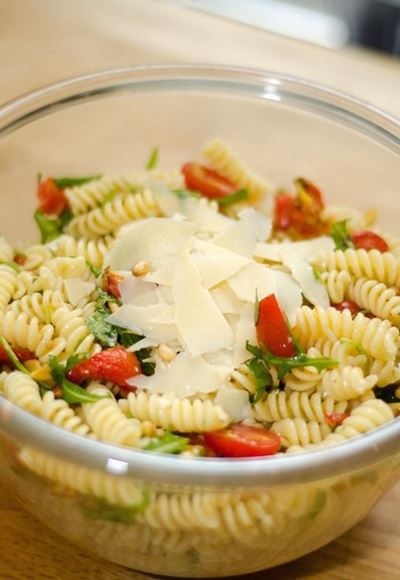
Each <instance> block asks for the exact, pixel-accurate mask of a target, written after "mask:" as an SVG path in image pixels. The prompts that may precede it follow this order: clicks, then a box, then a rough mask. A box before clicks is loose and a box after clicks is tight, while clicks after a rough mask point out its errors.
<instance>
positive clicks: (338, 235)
mask: <svg viewBox="0 0 400 580" xmlns="http://www.w3.org/2000/svg"><path fill="white" fill-rule="evenodd" d="M348 221H349V220H341V221H339V222H335V223H334V224H333V226H332V230H331V237H332V239H333V241H334V242H335V248H336V250H346V249H347V248H354V244H353V242H352V239H351V236H350V233H349V231H348V229H347V222H348Z"/></svg>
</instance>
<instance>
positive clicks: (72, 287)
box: [64, 278, 96, 306]
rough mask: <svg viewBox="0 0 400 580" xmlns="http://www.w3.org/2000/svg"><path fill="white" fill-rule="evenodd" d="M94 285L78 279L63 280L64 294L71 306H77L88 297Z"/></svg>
mask: <svg viewBox="0 0 400 580" xmlns="http://www.w3.org/2000/svg"><path fill="white" fill-rule="evenodd" d="M95 287H96V285H95V284H93V283H92V282H83V280H80V279H79V278H66V279H65V280H64V288H65V293H66V295H67V299H68V301H69V302H70V303H71V304H72V306H77V305H78V304H79V302H80V301H81V300H82V299H83V298H86V297H87V296H89V295H90V294H91V293H92V292H93V291H94V289H95Z"/></svg>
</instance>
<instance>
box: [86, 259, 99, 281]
mask: <svg viewBox="0 0 400 580" xmlns="http://www.w3.org/2000/svg"><path fill="white" fill-rule="evenodd" d="M86 265H87V267H88V268H89V270H90V271H91V273H92V274H93V276H95V277H96V278H98V277H99V276H100V275H101V272H102V270H101V268H96V266H94V265H93V264H92V263H91V262H88V261H87V260H86Z"/></svg>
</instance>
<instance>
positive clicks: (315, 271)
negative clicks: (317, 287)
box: [312, 266, 322, 284]
mask: <svg viewBox="0 0 400 580" xmlns="http://www.w3.org/2000/svg"><path fill="white" fill-rule="evenodd" d="M312 273H313V275H314V278H315V279H316V281H317V282H320V283H321V284H322V278H321V272H320V271H319V270H318V268H317V267H316V266H313V267H312Z"/></svg>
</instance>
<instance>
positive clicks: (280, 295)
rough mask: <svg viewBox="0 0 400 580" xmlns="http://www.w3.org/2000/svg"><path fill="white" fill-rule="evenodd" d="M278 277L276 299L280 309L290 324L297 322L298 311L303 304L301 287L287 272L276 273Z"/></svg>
mask: <svg viewBox="0 0 400 580" xmlns="http://www.w3.org/2000/svg"><path fill="white" fill-rule="evenodd" d="M275 275H276V298H277V300H278V302H279V305H280V307H281V308H282V310H283V311H284V313H285V314H286V316H287V318H288V320H289V323H290V324H291V325H293V324H294V323H295V322H296V313H297V309H298V308H300V306H301V305H302V303H303V297H302V295H301V288H300V286H299V285H298V284H297V283H296V282H295V281H294V280H293V278H292V276H291V275H290V274H287V273H286V272H278V271H275Z"/></svg>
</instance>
